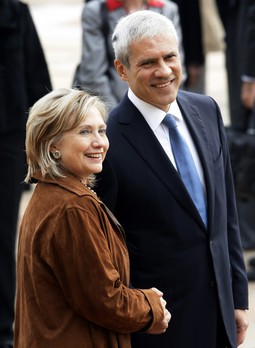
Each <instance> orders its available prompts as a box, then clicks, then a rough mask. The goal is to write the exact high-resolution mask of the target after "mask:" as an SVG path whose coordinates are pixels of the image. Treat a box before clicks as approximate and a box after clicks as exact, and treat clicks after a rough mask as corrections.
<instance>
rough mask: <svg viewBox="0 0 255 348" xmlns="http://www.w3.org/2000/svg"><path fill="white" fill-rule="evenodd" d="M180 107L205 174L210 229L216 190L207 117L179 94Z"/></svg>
mask: <svg viewBox="0 0 255 348" xmlns="http://www.w3.org/2000/svg"><path fill="white" fill-rule="evenodd" d="M177 102H178V105H179V107H180V109H181V112H182V115H183V117H184V119H185V122H186V124H187V126H188V128H189V131H190V133H191V136H192V139H193V141H194V143H195V146H196V149H197V152H198V155H199V158H200V161H201V165H202V168H203V172H204V179H205V186H206V192H207V211H208V228H209V227H210V222H211V218H212V216H213V213H214V212H213V207H214V194H213V193H214V190H215V179H214V168H213V159H212V153H211V150H210V145H209V142H208V137H207V134H206V128H205V126H204V123H203V122H205V121H206V117H203V120H202V118H201V115H200V113H199V112H198V109H197V107H196V106H195V105H193V104H190V101H189V102H188V100H187V98H186V97H185V96H184V95H183V94H182V93H179V96H178V98H177Z"/></svg>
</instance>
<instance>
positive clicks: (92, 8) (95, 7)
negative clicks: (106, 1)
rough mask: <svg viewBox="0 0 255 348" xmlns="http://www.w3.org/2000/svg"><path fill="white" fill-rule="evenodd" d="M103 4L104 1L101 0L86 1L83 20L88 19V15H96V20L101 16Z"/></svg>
mask: <svg viewBox="0 0 255 348" xmlns="http://www.w3.org/2000/svg"><path fill="white" fill-rule="evenodd" d="M101 4H102V1H99V0H92V1H89V2H87V3H85V4H84V7H83V11H82V18H83V20H86V19H87V16H89V17H93V16H96V17H94V18H93V19H94V20H96V19H97V18H98V17H99V13H100V10H101Z"/></svg>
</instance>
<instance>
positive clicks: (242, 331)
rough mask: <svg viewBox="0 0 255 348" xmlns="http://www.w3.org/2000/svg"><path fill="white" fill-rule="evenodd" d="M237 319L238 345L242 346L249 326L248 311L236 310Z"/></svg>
mask: <svg viewBox="0 0 255 348" xmlns="http://www.w3.org/2000/svg"><path fill="white" fill-rule="evenodd" d="M235 318H236V329H237V345H238V346H240V344H242V343H243V342H244V339H245V336H246V331H247V329H248V326H249V323H248V320H247V315H246V311H245V310H242V309H236V310H235Z"/></svg>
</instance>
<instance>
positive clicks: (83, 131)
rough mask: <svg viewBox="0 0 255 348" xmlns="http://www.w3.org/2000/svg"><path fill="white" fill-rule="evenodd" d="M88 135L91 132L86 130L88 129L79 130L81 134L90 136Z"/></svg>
mask: <svg viewBox="0 0 255 348" xmlns="http://www.w3.org/2000/svg"><path fill="white" fill-rule="evenodd" d="M90 133H91V131H90V130H88V129H83V130H81V134H85V135H87V134H90Z"/></svg>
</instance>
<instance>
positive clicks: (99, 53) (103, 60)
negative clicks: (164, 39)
mask: <svg viewBox="0 0 255 348" xmlns="http://www.w3.org/2000/svg"><path fill="white" fill-rule="evenodd" d="M100 5H101V2H100V1H92V2H90V3H88V4H85V6H84V9H83V13H82V58H81V62H80V65H79V67H78V69H77V72H76V76H75V79H74V85H78V86H79V87H81V88H83V89H86V90H90V91H92V92H94V93H96V94H98V95H101V96H102V97H106V98H107V101H108V102H110V103H113V104H114V105H115V104H116V103H117V100H116V99H115V97H114V93H113V91H112V88H111V85H110V81H109V77H108V75H107V72H108V70H109V64H113V62H109V61H108V55H107V50H106V44H109V43H108V42H107V43H106V42H105V35H104V33H103V25H102V16H101V14H100Z"/></svg>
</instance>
